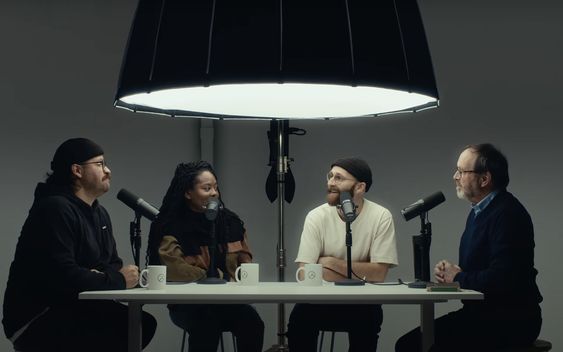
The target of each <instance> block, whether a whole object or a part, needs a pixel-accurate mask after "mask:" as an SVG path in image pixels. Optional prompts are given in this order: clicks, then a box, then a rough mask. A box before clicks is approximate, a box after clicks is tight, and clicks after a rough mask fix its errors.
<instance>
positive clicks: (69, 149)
mask: <svg viewBox="0 0 563 352" xmlns="http://www.w3.org/2000/svg"><path fill="white" fill-rule="evenodd" d="M102 154H104V151H103V149H102V147H100V146H99V145H98V144H96V143H95V142H93V141H91V140H89V139H86V138H71V139H68V140H66V141H64V142H63V144H61V145H60V146H59V147H58V148H57V151H56V152H55V155H54V156H53V161H51V170H53V172H54V173H61V174H66V173H69V172H70V166H71V165H72V164H80V163H82V162H85V161H86V160H88V159H92V158H93V157H95V156H98V155H102Z"/></svg>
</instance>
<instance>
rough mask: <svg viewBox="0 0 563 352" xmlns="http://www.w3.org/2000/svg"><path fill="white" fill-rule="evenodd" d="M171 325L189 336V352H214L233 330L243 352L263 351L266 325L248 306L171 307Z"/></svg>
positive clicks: (189, 305)
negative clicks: (226, 334)
mask: <svg viewBox="0 0 563 352" xmlns="http://www.w3.org/2000/svg"><path fill="white" fill-rule="evenodd" d="M168 308H169V309H170V318H171V319H172V322H173V323H174V324H176V325H177V326H179V327H180V328H182V329H184V330H186V331H187V332H188V334H189V337H188V344H189V351H190V352H215V351H217V346H218V344H219V337H220V335H221V334H222V333H223V331H230V332H231V333H232V334H233V335H234V336H235V337H236V341H237V349H238V351H241V352H261V351H262V346H263V344H264V322H263V321H262V319H261V318H260V316H259V315H258V312H256V310H255V309H254V307H252V306H251V305H248V304H197V305H196V304H181V305H169V306H168Z"/></svg>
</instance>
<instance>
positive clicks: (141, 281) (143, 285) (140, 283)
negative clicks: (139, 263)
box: [139, 269, 149, 288]
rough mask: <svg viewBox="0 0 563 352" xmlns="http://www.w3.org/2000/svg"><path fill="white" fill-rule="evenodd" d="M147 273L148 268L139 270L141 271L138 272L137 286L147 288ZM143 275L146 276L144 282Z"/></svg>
mask: <svg viewBox="0 0 563 352" xmlns="http://www.w3.org/2000/svg"><path fill="white" fill-rule="evenodd" d="M148 274H149V269H143V270H141V273H140V274H139V286H141V287H143V288H147V287H148V286H149V278H148V276H147V275H148ZM143 276H145V277H146V280H145V281H146V283H145V284H143Z"/></svg>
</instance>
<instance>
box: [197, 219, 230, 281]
mask: <svg viewBox="0 0 563 352" xmlns="http://www.w3.org/2000/svg"><path fill="white" fill-rule="evenodd" d="M208 249H209V269H207V277H205V278H203V279H201V280H199V281H198V282H197V283H198V284H202V285H222V284H226V283H227V281H226V280H224V279H221V278H219V277H217V276H218V275H217V266H216V264H215V255H216V249H217V237H216V236H215V219H214V220H213V221H211V231H210V233H209V247H208Z"/></svg>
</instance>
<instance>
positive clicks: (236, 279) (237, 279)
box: [235, 266, 242, 282]
mask: <svg viewBox="0 0 563 352" xmlns="http://www.w3.org/2000/svg"><path fill="white" fill-rule="evenodd" d="M241 268H242V266H239V267H238V268H237V270H235V281H236V282H240V279H239V278H238V277H239V273H240V269H241Z"/></svg>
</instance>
